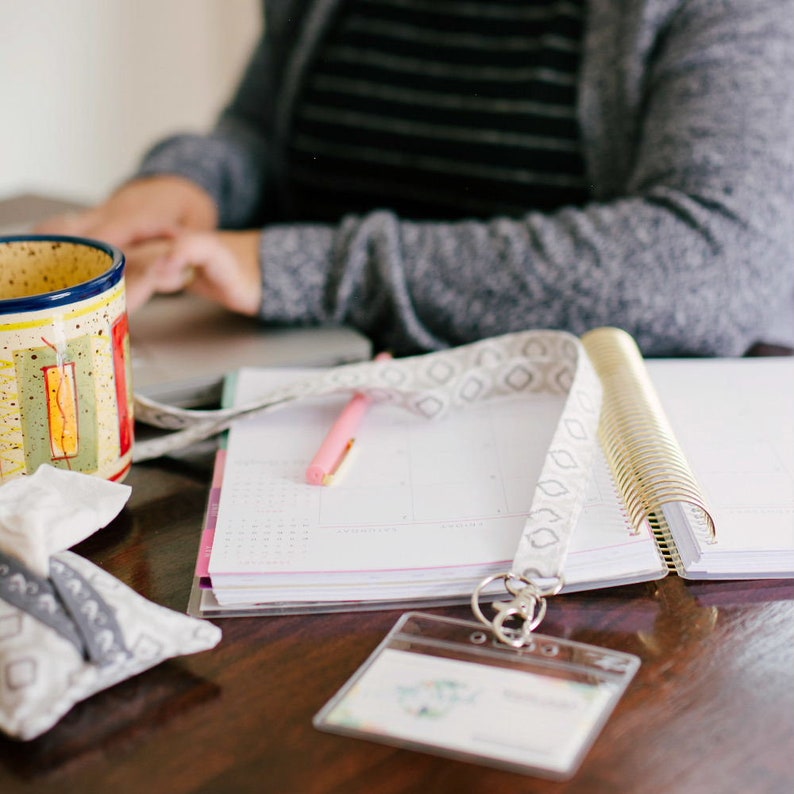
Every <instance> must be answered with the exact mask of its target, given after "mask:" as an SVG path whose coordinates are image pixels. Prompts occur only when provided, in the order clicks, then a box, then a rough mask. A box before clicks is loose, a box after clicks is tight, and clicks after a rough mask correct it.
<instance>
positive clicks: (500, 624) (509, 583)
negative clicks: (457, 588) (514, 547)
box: [471, 572, 563, 648]
mask: <svg viewBox="0 0 794 794" xmlns="http://www.w3.org/2000/svg"><path fill="white" fill-rule="evenodd" d="M499 579H501V580H503V581H504V585H505V589H506V590H507V592H508V593H509V594H510V595H512V596H513V598H512V599H511V600H510V601H494V602H493V603H492V604H491V606H492V608H493V609H494V611H495V612H496V615H495V616H494V618H493V620H488V618H487V617H485V615H484V614H483V611H482V608H481V607H480V597H481V595H482V592H483V590H485V588H486V587H488V585H490V584H492V583H493V582H495V581H498V580H499ZM562 584H563V583H562V578H561V577H557V578H556V579H554V580H553V581H551V582H550V583H547V582H543V583H539V582H538V581H535V580H533V579H530V578H528V577H525V576H517V575H516V574H514V573H509V572H508V573H500V574H495V575H494V576H489V577H488V578H486V579H483V581H482V582H480V584H479V585H478V586H477V588H476V589H475V590H474V593H473V594H472V597H471V608H472V611H473V612H474V614H475V615H476V617H477V619H478V620H479V621H480V623H483V624H485V625H486V626H488V628H490V629H491V631H493V633H494V635H495V636H496V638H497V639H498V640H499V641H500V642H503V643H504V644H505V645H509V646H510V647H511V648H522V647H523V646H524V645H527V644H528V643H529V642H530V639H531V635H532V632H533V631H534V630H535V629H536V628H537V627H538V626H539V625H540V623H541V621H542V620H543V618H544V617H545V615H546V608H547V603H546V599H547V598H548V597H549V596H552V595H555V594H556V593H559V592H560V590H561V589H562ZM515 619H518V620H519V621H520V624H521V625H520V627H519V628H514V627H511V626H506V625H505V623H506V622H508V621H510V620H515Z"/></svg>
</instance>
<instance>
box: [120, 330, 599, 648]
mask: <svg viewBox="0 0 794 794" xmlns="http://www.w3.org/2000/svg"><path fill="white" fill-rule="evenodd" d="M350 391H353V392H363V393H366V394H367V395H368V396H369V397H370V398H371V399H372V400H373V401H375V402H387V403H390V404H393V405H398V406H401V407H402V408H404V409H406V410H408V411H411V412H412V413H414V414H417V415H419V416H423V417H426V418H429V419H433V418H437V417H440V416H442V415H443V414H444V413H446V412H447V411H449V410H453V409H456V408H463V407H465V406H466V405H469V404H472V403H475V402H479V401H481V400H487V399H490V398H493V397H498V396H507V395H516V394H522V393H546V394H549V393H550V394H558V395H565V400H564V406H563V410H562V413H561V415H560V419H559V422H558V424H557V427H556V429H555V432H554V435H553V438H552V442H551V445H550V447H549V450H548V453H547V455H546V458H545V461H544V464H543V467H542V470H541V474H540V477H539V479H538V482H537V484H536V486H535V491H534V494H533V499H532V506H531V511H530V514H529V516H528V517H527V520H526V523H525V526H524V529H523V532H522V535H521V539H520V541H519V543H518V547H517V549H516V552H515V556H514V559H513V563H512V566H511V569H510V571H508V572H505V573H503V574H500V575H497V576H492V577H489V578H488V579H486V580H484V581H483V582H482V583H481V584H480V585H479V586H478V587H477V589H476V590H475V592H474V594H473V595H472V609H473V611H474V613H475V615H476V616H477V617H478V619H479V620H481V621H482V622H483V623H485V624H486V625H488V626H490V627H491V628H492V630H493V631H494V633H495V634H496V636H497V637H498V638H499V639H500V640H501V641H502V642H505V643H507V644H510V645H513V646H515V647H520V646H521V645H523V644H525V643H526V642H527V641H528V638H529V635H530V633H531V632H532V630H533V629H534V628H536V627H537V625H538V624H539V623H540V621H541V620H542V619H543V615H544V614H545V610H546V601H545V599H546V598H547V597H548V596H550V595H554V594H555V593H557V592H559V590H560V589H561V588H562V585H563V580H562V570H563V567H564V563H565V557H566V554H567V551H568V545H569V541H570V537H571V534H572V532H573V528H574V527H575V526H576V522H577V520H578V517H579V513H580V512H581V509H582V505H583V504H584V499H585V496H586V492H587V488H588V485H589V482H590V474H591V468H592V461H593V456H594V454H595V450H596V448H597V432H598V419H599V413H600V407H601V385H600V381H599V379H598V376H597V375H596V373H595V370H594V369H593V367H592V365H591V363H590V360H589V358H588V357H587V354H586V353H585V351H584V348H583V347H582V345H581V343H580V342H579V340H578V339H577V338H576V337H575V336H572V335H571V334H568V333H565V332H563V331H525V332H520V333H513V334H506V335H504V336H498V337H493V338H489V339H484V340H481V341H479V342H474V343H472V344H469V345H461V346H459V347H455V348H451V349H449V350H443V351H439V352H435V353H428V354H425V355H419V356H412V357H406V358H400V359H387V360H377V361H375V360H373V361H367V362H363V363H358V364H348V365H345V366H340V367H335V368H331V369H328V370H323V371H321V372H318V373H317V374H313V375H311V376H309V377H307V378H303V379H299V380H297V381H296V382H293V383H290V384H288V385H286V386H283V387H280V388H277V389H274V390H272V391H270V392H268V393H267V394H265V395H262V397H261V398H259V399H258V400H256V401H254V402H251V403H248V404H245V405H240V406H235V407H232V408H222V409H219V410H211V411H200V410H190V409H183V408H174V407H171V406H166V405H162V404H159V403H156V402H154V401H151V400H148V399H146V398H143V397H136V404H135V413H136V418H137V419H139V420H140V421H143V422H145V423H147V424H151V425H154V426H156V427H160V428H164V429H168V430H171V431H173V432H171V433H169V434H166V435H165V436H162V437H160V438H155V439H151V440H147V441H144V442H141V443H136V445H135V449H134V454H133V459H134V460H135V461H136V462H138V461H142V460H147V459H149V458H154V457H160V456H162V455H167V454H169V453H171V452H174V451H176V450H178V449H181V448H184V447H186V446H188V445H190V444H193V443H195V442H197V441H200V440H203V439H206V438H209V437H211V436H213V435H215V434H217V433H219V432H221V431H222V430H225V429H226V428H228V427H229V426H230V425H231V424H232V423H233V422H234V421H235V420H237V419H239V418H241V417H244V416H253V415H255V414H257V413H261V412H265V411H273V410H276V409H278V408H282V407H284V406H287V405H289V404H290V403H291V402H293V401H295V400H299V399H301V398H304V397H317V396H321V395H327V394H335V393H339V392H350ZM497 580H501V581H502V582H503V583H504V585H505V587H506V589H507V591H508V593H509V595H510V596H511V597H512V599H511V600H510V601H508V602H501V603H496V604H494V607H495V610H496V615H495V617H494V618H493V620H488V618H486V617H485V615H484V614H483V611H482V609H481V607H480V598H481V596H482V595H483V591H484V590H485V589H486V588H488V587H489V586H490V585H492V584H494V583H495V582H496V581H497ZM516 620H518V621H520V622H521V629H520V631H516V630H515V629H511V628H509V627H508V626H506V625H505V624H506V623H507V622H508V621H511V622H514V621H516Z"/></svg>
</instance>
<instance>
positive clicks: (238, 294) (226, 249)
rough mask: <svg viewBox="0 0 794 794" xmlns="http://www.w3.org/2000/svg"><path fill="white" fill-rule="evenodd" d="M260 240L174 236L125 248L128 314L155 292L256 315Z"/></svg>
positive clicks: (255, 234) (253, 235)
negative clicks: (183, 293) (186, 293)
mask: <svg viewBox="0 0 794 794" xmlns="http://www.w3.org/2000/svg"><path fill="white" fill-rule="evenodd" d="M261 235H262V233H261V232H259V231H242V232H176V233H173V234H172V235H171V236H170V237H168V238H161V239H157V240H150V241H147V242H144V243H140V244H138V245H135V246H132V247H129V248H128V249H127V251H126V254H127V270H126V278H125V280H126V284H127V308H128V309H129V311H130V312H134V311H135V309H137V308H138V307H140V306H142V305H143V304H144V303H145V302H146V301H147V300H148V299H149V298H150V297H151V296H152V295H153V294H154V293H157V292H179V291H180V290H182V289H189V290H190V291H191V292H195V293H196V294H198V295H203V296H204V297H206V298H209V299H210V300H213V301H216V302H217V303H220V304H222V305H223V306H225V307H226V308H227V309H231V310H232V311H234V312H238V313H240V314H247V315H252V316H254V315H256V314H257V313H258V311H259V305H260V303H261V300H262V277H261V270H260V266H259V244H260V239H261Z"/></svg>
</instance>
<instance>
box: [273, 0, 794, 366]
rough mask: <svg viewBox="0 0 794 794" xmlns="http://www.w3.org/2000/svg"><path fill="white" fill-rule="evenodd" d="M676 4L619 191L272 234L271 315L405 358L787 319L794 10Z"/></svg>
mask: <svg viewBox="0 0 794 794" xmlns="http://www.w3.org/2000/svg"><path fill="white" fill-rule="evenodd" d="M678 5H679V10H678V12H677V13H675V14H673V15H671V17H670V19H669V20H668V21H667V23H666V25H665V27H664V28H663V29H660V30H657V31H656V37H655V39H654V41H653V42H652V45H651V46H647V47H646V49H645V52H647V53H649V56H648V58H647V59H646V60H647V62H646V63H643V64H640V63H639V62H638V63H635V64H634V67H635V68H641V69H645V74H644V75H643V79H642V80H641V81H640V83H641V84H642V86H643V87H644V91H643V96H642V100H641V102H639V103H637V107H638V108H639V115H638V118H637V119H636V124H635V125H634V128H635V129H636V130H637V141H636V142H635V146H634V147H633V149H632V155H633V162H632V164H631V167H630V168H629V169H628V171H627V177H626V179H625V184H623V185H622V186H621V190H620V191H619V195H616V196H615V197H614V198H610V199H609V200H604V201H593V202H591V203H589V204H587V205H586V206H583V207H580V208H574V207H569V208H563V209H560V210H558V211H556V212H553V213H538V212H528V213H527V214H526V215H525V216H524V217H521V218H492V219H489V220H485V221H475V220H461V221H459V222H453V223H435V222H411V221H407V220H402V219H400V218H398V217H396V216H395V215H394V214H392V213H390V212H385V211H378V212H373V213H371V214H369V215H364V216H360V217H347V218H345V219H344V220H343V221H342V222H341V223H340V224H339V225H338V226H322V225H312V224H308V225H294V224H292V225H280V226H271V227H267V228H266V229H265V232H264V234H263V238H262V244H261V255H262V267H263V284H264V297H263V304H262V309H261V314H262V317H263V318H264V319H266V320H272V321H278V322H290V323H295V322H300V323H346V324H349V325H353V326H355V327H357V328H359V329H361V330H363V331H364V332H365V333H367V334H368V335H370V336H371V337H372V338H373V340H374V341H375V342H376V344H378V345H379V346H383V347H387V348H389V349H392V350H394V351H395V352H398V353H405V352H414V351H417V350H428V349H438V348H441V347H445V346H448V345H455V344H460V343H464V342H468V341H471V340H473V339H477V338H480V337H484V336H489V335H494V334H499V333H505V332H508V331H513V330H518V329H524V328H529V327H548V328H563V329H567V330H570V331H572V332H574V333H577V334H580V333H582V332H584V331H586V330H587V329H589V328H591V327H595V326H598V325H604V324H610V325H617V326H620V327H623V328H625V329H626V330H627V331H629V332H630V333H632V334H633V335H634V336H635V337H636V338H637V340H638V342H639V344H640V346H641V348H642V349H643V351H644V352H645V353H646V354H647V355H681V354H697V355H737V354H741V353H742V352H744V351H745V350H746V349H747V348H748V347H749V346H750V345H751V344H753V343H754V342H757V341H759V340H762V339H763V338H764V334H765V333H766V331H767V330H768V329H769V328H770V327H772V324H773V323H774V318H776V317H779V316H780V315H781V314H782V313H789V314H791V313H792V312H794V264H793V261H794V218H792V213H793V212H794V162H792V161H793V159H794V92H792V91H791V89H790V88H789V83H790V81H789V76H790V75H792V74H794V61H793V60H792V58H793V56H792V53H794V13H793V12H792V7H791V3H790V2H789V0H785V2H784V3H783V5H785V6H786V8H784V9H783V8H781V3H780V2H777V3H770V2H764V0H758V2H753V3H747V2H746V0H725V2H720V3H714V2H712V1H711V0H705V1H703V0H694V2H688V3H679V4H678ZM604 63H605V64H606V63H609V60H608V58H605V59H604ZM621 66H625V64H617V65H616V68H620V67H621ZM585 122H586V120H585Z"/></svg>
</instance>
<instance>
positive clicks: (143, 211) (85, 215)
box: [34, 175, 218, 253]
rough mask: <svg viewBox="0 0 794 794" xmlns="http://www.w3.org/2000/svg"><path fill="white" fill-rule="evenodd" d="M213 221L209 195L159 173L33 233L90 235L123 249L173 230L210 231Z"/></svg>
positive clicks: (215, 218) (180, 179)
mask: <svg viewBox="0 0 794 794" xmlns="http://www.w3.org/2000/svg"><path fill="white" fill-rule="evenodd" d="M217 225H218V211H217V209H216V207H215V203H214V202H213V200H212V198H211V197H210V195H209V193H207V192H206V191H205V190H204V189H203V188H201V187H199V186H198V185H197V184H195V183H194V182H191V181H190V180H188V179H185V178H183V177H180V176H171V175H163V176H151V177H141V178H140V179H135V180H133V181H132V182H128V183H127V184H125V185H124V186H123V187H121V188H119V189H118V190H117V191H116V192H115V193H113V194H112V195H111V196H110V197H109V198H108V199H107V201H105V202H104V203H102V204H99V205H98V206H96V207H94V208H92V209H89V210H86V211H84V212H77V213H67V214H65V215H58V216H56V217H54V218H49V219H48V220H46V221H44V222H43V223H40V224H38V225H37V226H36V228H35V229H34V231H36V232H37V233H39V234H68V235H76V236H80V237H93V238H94V239H97V240H104V241H105V242H108V243H111V244H112V245H117V246H118V247H119V248H122V249H126V248H127V247H128V246H130V245H134V244H136V243H140V242H143V241H145V240H154V239H157V238H159V237H167V236H168V235H170V234H172V233H173V232H174V231H175V230H177V229H191V230H194V231H209V230H210V229H214V228H215V227H216V226H217ZM125 253H126V250H125Z"/></svg>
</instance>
